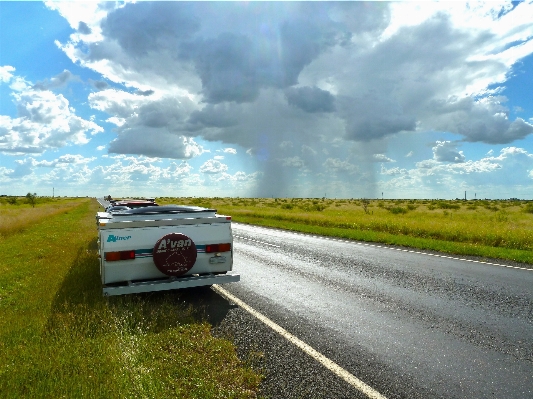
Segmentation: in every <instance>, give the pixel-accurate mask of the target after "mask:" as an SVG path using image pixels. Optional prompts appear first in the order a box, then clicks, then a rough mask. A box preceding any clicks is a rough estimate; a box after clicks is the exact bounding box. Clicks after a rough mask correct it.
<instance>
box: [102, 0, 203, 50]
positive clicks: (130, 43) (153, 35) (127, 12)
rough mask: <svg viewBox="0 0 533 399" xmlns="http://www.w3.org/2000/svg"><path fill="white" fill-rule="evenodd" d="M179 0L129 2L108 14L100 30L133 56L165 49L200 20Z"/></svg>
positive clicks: (194, 28) (194, 26)
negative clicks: (167, 0)
mask: <svg viewBox="0 0 533 399" xmlns="http://www.w3.org/2000/svg"><path fill="white" fill-rule="evenodd" d="M190 10H191V4H190V3H182V2H164V1H163V2H139V3H129V4H126V5H125V6H124V7H122V8H119V9H117V10H115V11H114V12H112V13H110V14H108V16H107V18H106V19H105V20H104V21H103V22H102V24H101V26H102V33H103V34H104V35H105V36H107V37H109V38H111V39H115V40H117V41H118V43H119V44H120V46H121V47H122V48H123V49H124V50H125V51H126V52H127V53H129V54H131V55H132V56H133V57H142V56H146V55H147V54H148V53H149V52H156V51H159V50H161V49H168V48H172V47H174V46H175V44H176V42H178V41H183V40H186V39H187V38H189V37H190V36H191V35H192V34H193V33H194V32H196V31H197V30H198V29H199V26H200V23H199V21H198V20H197V18H196V17H195V16H193V15H192V14H191V12H190Z"/></svg>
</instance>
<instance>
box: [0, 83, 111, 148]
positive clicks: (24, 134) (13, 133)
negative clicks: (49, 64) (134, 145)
mask: <svg viewBox="0 0 533 399" xmlns="http://www.w3.org/2000/svg"><path fill="white" fill-rule="evenodd" d="M12 79H14V80H15V82H14V83H13V84H12V85H11V88H12V89H13V91H12V93H11V96H12V99H13V102H14V104H15V105H16V108H17V112H18V117H15V118H13V117H10V116H6V115H0V152H4V153H11V154H24V153H34V154H36V153H42V152H44V151H46V150H48V149H56V148H61V147H64V146H66V145H69V144H76V145H81V144H86V143H88V142H89V140H90V138H89V136H90V135H94V134H97V133H100V132H103V128H102V127H101V126H99V125H97V124H96V123H94V122H93V121H90V120H85V119H83V118H81V117H79V116H77V115H76V114H75V110H74V109H73V108H72V107H71V106H70V103H69V101H68V100H67V99H66V98H65V97H64V96H63V95H62V94H54V93H53V92H51V91H49V90H47V89H45V88H44V87H42V88H39V89H35V88H34V87H35V86H34V85H32V84H31V83H30V82H27V81H25V80H24V79H22V78H20V77H12ZM54 82H55V80H54V79H51V80H50V82H49V84H50V85H52V86H54V85H56V83H57V82H56V83H54ZM57 85H60V83H57Z"/></svg>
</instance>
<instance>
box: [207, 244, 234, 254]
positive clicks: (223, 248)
mask: <svg viewBox="0 0 533 399" xmlns="http://www.w3.org/2000/svg"><path fill="white" fill-rule="evenodd" d="M228 251H231V244H230V243H227V244H209V245H206V246H205V252H207V253H212V252H228Z"/></svg>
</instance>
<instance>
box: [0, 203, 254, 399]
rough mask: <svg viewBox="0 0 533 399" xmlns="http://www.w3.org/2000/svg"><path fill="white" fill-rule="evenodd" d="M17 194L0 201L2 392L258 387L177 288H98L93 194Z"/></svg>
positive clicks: (226, 392) (238, 393) (134, 393)
mask: <svg viewBox="0 0 533 399" xmlns="http://www.w3.org/2000/svg"><path fill="white" fill-rule="evenodd" d="M18 201H20V202H21V203H19V204H10V203H8V202H3V203H2V204H1V205H0V212H2V213H0V215H1V220H4V216H5V215H9V217H10V218H11V219H10V220H11V223H8V224H11V225H17V227H16V228H15V227H13V228H5V227H4V230H2V235H1V236H0V253H2V257H1V258H0V314H1V315H2V317H0V398H10V399H11V398H30V397H31V398H34V397H38V398H45V397H46V398H59V397H69V398H78V397H90V398H134V397H142V398H255V397H256V394H257V390H258V386H259V382H260V376H259V375H258V374H257V373H256V372H254V371H253V370H252V368H251V367H250V366H249V365H247V364H244V363H243V362H241V361H240V360H239V359H238V357H237V356H236V351H235V348H234V346H233V344H232V343H231V342H230V341H228V340H224V339H220V338H215V337H213V336H212V335H211V326H210V325H209V324H208V323H207V322H206V321H204V317H203V316H201V315H200V313H201V312H200V313H199V312H198V309H195V308H194V307H193V306H192V305H191V304H190V303H189V302H188V301H187V300H186V299H184V297H183V296H182V295H183V294H181V293H180V292H179V291H172V292H160V293H152V294H142V295H128V296H122V297H110V298H108V299H106V298H104V297H103V296H102V291H101V282H100V277H99V272H98V267H99V263H98V258H97V252H96V245H97V244H96V226H95V219H94V215H95V213H96V211H97V210H98V204H97V203H96V201H94V200H90V199H86V198H84V199H70V200H69V199H64V200H63V199H61V200H57V201H49V202H46V203H45V202H43V201H41V199H40V198H37V202H36V204H35V208H32V206H31V204H24V203H22V201H23V198H20V199H18ZM18 201H17V202H18ZM34 210H35V213H33V212H34ZM27 213H30V216H26V215H25V214H27Z"/></svg>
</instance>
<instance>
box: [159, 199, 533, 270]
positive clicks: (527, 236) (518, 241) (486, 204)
mask: <svg viewBox="0 0 533 399" xmlns="http://www.w3.org/2000/svg"><path fill="white" fill-rule="evenodd" d="M157 201H158V203H161V204H168V203H185V204H192V205H200V206H207V207H212V208H215V209H217V210H218V212H219V213H222V214H227V215H230V216H232V219H233V220H234V221H236V222H242V223H251V224H258V225H263V226H272V227H278V228H283V229H289V230H296V231H302V232H308V233H314V234H322V235H330V236H337V237H344V238H349V239H354V240H362V241H369V242H377V243H386V244H394V245H402V246H406V247H411V248H419V249H427V250H435V251H442V252H446V253H451V254H455V255H473V256H481V257H486V258H497V259H504V260H512V261H516V262H522V263H528V264H533V203H532V202H529V201H486V200H482V201H462V200H456V201H444V200H357V199H339V200H331V199H319V198H292V199H291V198H158V199H157Z"/></svg>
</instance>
